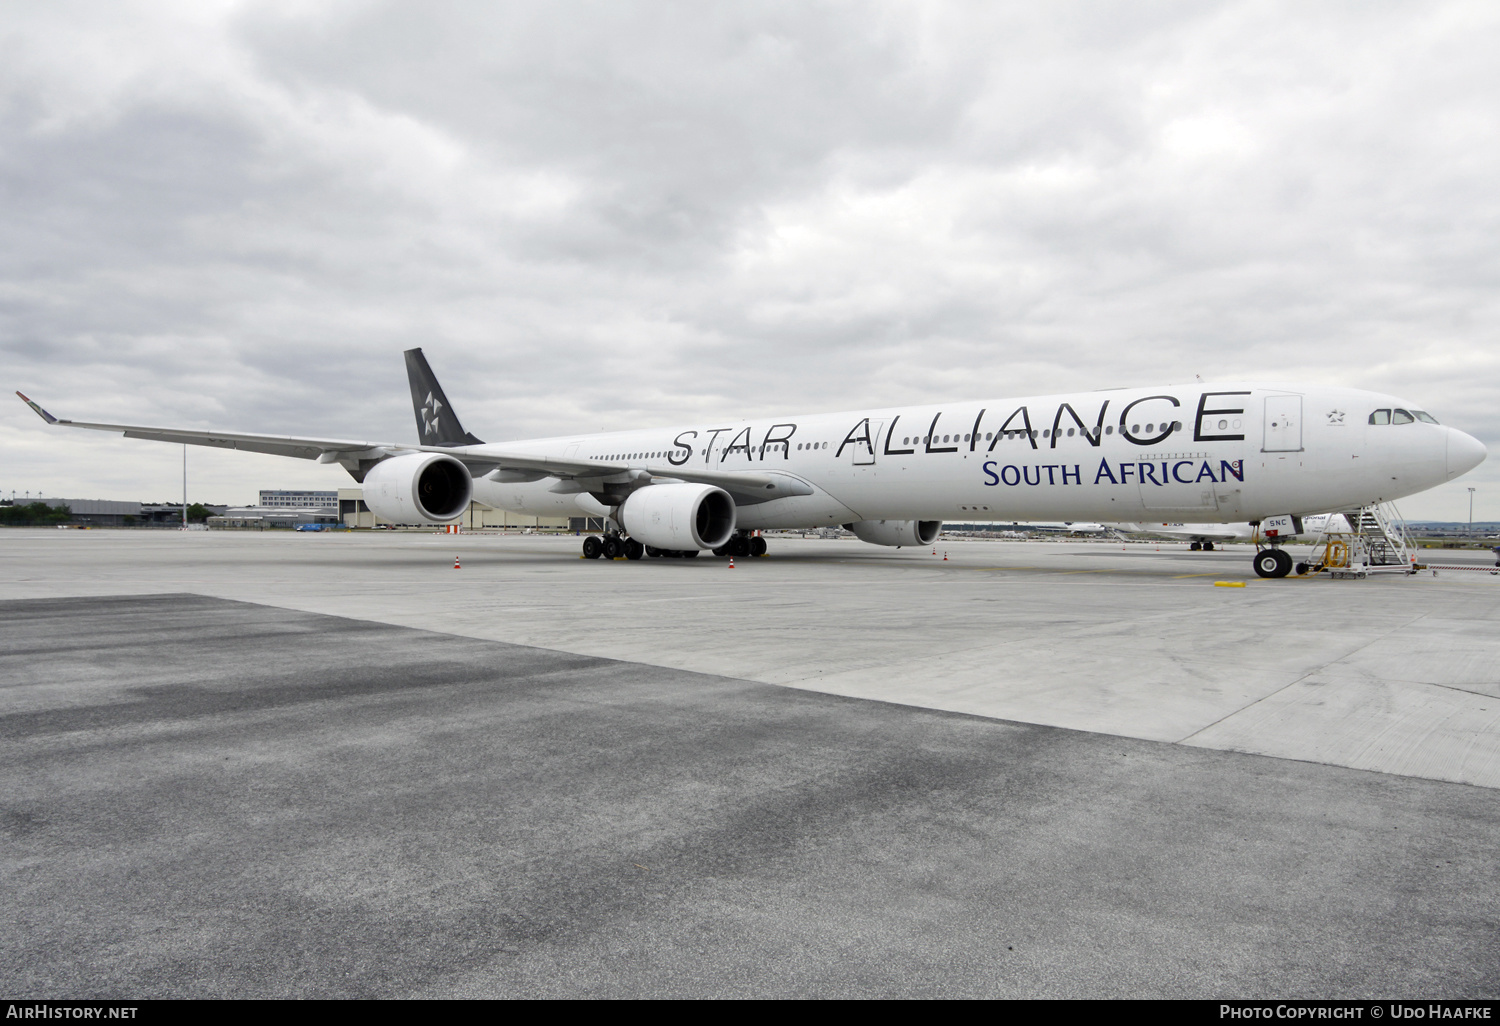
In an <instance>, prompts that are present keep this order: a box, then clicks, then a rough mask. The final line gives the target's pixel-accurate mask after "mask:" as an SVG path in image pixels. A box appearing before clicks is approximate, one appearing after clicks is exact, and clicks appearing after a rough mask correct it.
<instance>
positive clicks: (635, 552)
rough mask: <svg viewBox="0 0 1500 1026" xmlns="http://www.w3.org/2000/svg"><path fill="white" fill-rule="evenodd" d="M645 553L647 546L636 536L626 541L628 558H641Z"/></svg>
mask: <svg viewBox="0 0 1500 1026" xmlns="http://www.w3.org/2000/svg"><path fill="white" fill-rule="evenodd" d="M645 554H646V546H644V545H642V544H641V543H640V542H638V541H636V540H635V539H634V538H631V539H630V540H629V541H627V542H626V543H625V558H626V559H640V558H641V557H642V556H644V555H645Z"/></svg>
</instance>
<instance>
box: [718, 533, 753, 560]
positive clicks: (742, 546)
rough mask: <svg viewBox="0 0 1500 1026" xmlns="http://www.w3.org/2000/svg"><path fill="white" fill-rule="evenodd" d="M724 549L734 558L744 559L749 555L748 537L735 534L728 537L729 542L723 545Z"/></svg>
mask: <svg viewBox="0 0 1500 1026" xmlns="http://www.w3.org/2000/svg"><path fill="white" fill-rule="evenodd" d="M724 550H725V551H726V552H728V553H729V554H730V555H731V556H733V557H734V558H736V559H744V558H745V557H746V556H748V555H750V539H749V538H746V537H745V536H744V535H742V534H737V535H735V536H734V537H733V538H731V539H729V544H727V545H725V546H724Z"/></svg>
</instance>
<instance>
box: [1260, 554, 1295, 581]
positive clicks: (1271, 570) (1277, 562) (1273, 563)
mask: <svg viewBox="0 0 1500 1026" xmlns="http://www.w3.org/2000/svg"><path fill="white" fill-rule="evenodd" d="M1255 572H1256V574H1258V575H1259V576H1261V577H1285V576H1286V575H1287V574H1289V573H1291V572H1292V557H1291V556H1288V555H1287V554H1286V553H1285V552H1282V551H1281V550H1280V549H1261V550H1260V551H1259V552H1257V553H1256V554H1255Z"/></svg>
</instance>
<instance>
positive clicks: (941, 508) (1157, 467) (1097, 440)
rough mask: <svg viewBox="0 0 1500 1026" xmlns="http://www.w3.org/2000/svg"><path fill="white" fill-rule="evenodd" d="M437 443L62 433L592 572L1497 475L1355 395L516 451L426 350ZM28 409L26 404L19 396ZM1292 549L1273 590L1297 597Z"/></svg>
mask: <svg viewBox="0 0 1500 1026" xmlns="http://www.w3.org/2000/svg"><path fill="white" fill-rule="evenodd" d="M406 360H407V371H408V376H409V381H410V386H411V396H412V404H413V407H414V409H415V413H416V422H417V433H418V438H419V440H420V441H419V442H418V443H417V444H415V445H409V444H403V443H400V442H380V441H365V440H355V439H336V438H307V437H296V436H285V435H265V434H248V433H243V432H229V431H210V430H202V429H196V428H162V427H143V426H135V425H127V424H100V423H92V422H82V421H72V420H61V419H59V418H57V417H54V416H52V415H51V414H50V413H48V412H46V411H45V410H43V409H42V408H41V407H40V406H39V405H37V404H36V403H34V402H32V401H31V400H30V399H27V398H26V397H25V396H24V395H22V396H21V398H22V399H23V400H25V401H26V402H27V403H28V404H29V405H30V406H31V407H32V409H33V410H35V411H36V412H37V413H38V414H39V415H40V416H41V417H42V418H43V419H45V420H46V421H47V422H48V423H49V424H55V425H58V426H61V427H79V428H91V429H95V430H100V431H116V432H122V433H123V434H125V435H126V436H127V437H131V438H146V439H155V440H158V441H164V442H177V443H189V444H193V445H211V446H218V447H220V448H227V449H246V450H249V451H252V452H265V453H275V454H278V455H283V456H295V457H300V458H303V459H313V460H317V461H318V462H319V463H328V464H337V465H339V466H341V467H343V468H344V469H345V470H347V471H348V472H349V474H350V475H351V476H352V477H353V478H354V479H355V480H356V481H360V482H362V483H363V485H364V498H365V502H366V504H367V505H368V506H369V507H370V509H371V510H372V511H374V512H375V514H376V515H377V516H379V517H382V518H384V519H386V520H389V521H392V522H394V523H399V524H443V523H450V522H452V521H455V520H457V519H458V518H459V517H460V516H461V515H462V514H463V513H464V512H465V510H467V509H468V507H469V503H470V501H471V500H473V499H478V500H479V501H481V502H484V503H486V504H488V505H490V506H494V507H498V508H501V509H507V510H513V511H517V512H523V513H533V514H543V515H558V514H567V515H575V516H576V515H588V516H595V517H605V518H607V521H608V531H607V533H606V535H605V536H604V537H603V538H602V539H601V538H598V537H593V536H590V537H589V538H588V539H586V540H585V542H584V555H586V556H590V557H595V556H598V555H601V554H602V555H605V556H611V557H612V556H618V555H623V556H627V557H630V558H633V559H638V558H640V557H641V556H642V555H654V556H683V555H686V556H696V555H697V554H698V553H699V552H701V551H705V550H710V549H711V550H714V551H715V552H718V553H724V554H730V555H740V556H743V555H750V554H754V555H760V554H763V553H764V551H765V541H764V539H762V538H760V537H758V536H753V535H752V532H753V531H755V530H757V529H761V528H812V527H825V526H830V525H835V524H843V525H844V526H845V527H847V528H849V530H851V531H853V532H854V533H855V534H856V535H858V536H859V537H860V538H862V539H864V540H865V541H867V542H871V543H873V544H876V545H894V546H901V545H927V544H931V543H932V542H933V541H934V540H935V539H936V537H937V533H938V530H939V528H940V527H941V526H942V522H943V521H944V520H947V519H955V520H963V521H984V520H1001V521H1012V520H1027V521H1039V520H1040V521H1046V520H1053V521H1062V522H1064V523H1074V522H1079V521H1089V522H1097V523H1101V524H1102V523H1107V522H1118V521H1142V522H1145V521H1150V520H1152V519H1154V518H1155V517H1157V516H1161V515H1166V516H1168V518H1169V520H1179V519H1180V520H1181V521H1183V522H1188V521H1191V522H1195V523H1207V522H1214V523H1220V522H1222V523H1245V522H1250V523H1259V522H1262V521H1267V520H1268V519H1270V518H1290V517H1295V516H1299V515H1300V516H1307V515H1310V514H1314V513H1323V512H1330V511H1337V510H1346V509H1358V508H1361V507H1364V506H1368V505H1371V504H1374V503H1380V502H1385V501H1389V500H1392V499H1398V498H1401V497H1402V496H1406V495H1411V494H1413V493H1416V492H1420V491H1424V490H1425V489H1428V488H1431V487H1433V486H1434V485H1439V484H1442V483H1444V482H1445V481H1449V480H1451V479H1453V478H1455V477H1457V476H1459V475H1460V474H1463V473H1465V472H1467V471H1469V470H1471V469H1473V468H1474V467H1476V466H1478V465H1479V463H1480V462H1482V461H1483V460H1484V458H1485V456H1486V455H1487V453H1486V450H1485V447H1484V446H1483V445H1482V444H1481V443H1480V442H1479V441H1478V440H1477V439H1475V438H1472V437H1471V436H1469V435H1466V434H1464V433H1463V432H1462V431H1458V430H1455V429H1454V428H1450V427H1444V426H1442V425H1440V424H1439V423H1438V422H1437V420H1435V419H1434V418H1433V417H1432V416H1430V415H1429V414H1427V413H1426V412H1424V411H1422V410H1421V409H1420V408H1418V407H1416V406H1414V405H1413V404H1412V403H1410V402H1407V401H1405V400H1402V399H1398V398H1396V397H1394V396H1389V395H1383V394H1381V393H1376V392H1366V391H1360V390H1358V389H1351V388H1329V387H1324V386H1302V385H1264V384H1235V383H1226V384H1219V385H1213V386H1209V385H1204V384H1195V385H1192V386H1186V385H1163V386H1159V387H1153V388H1130V389H1113V390H1106V391H1098V392H1084V393H1070V394H1064V395H1052V396H1030V397H1023V398H1011V399H989V400H980V401H971V402H953V403H938V404H929V405H922V406H905V407H895V408H888V409H878V410H858V411H854V412H849V413H822V414H810V415H798V416H788V417H765V418H756V419H753V420H737V419H733V418H729V419H724V420H715V421H702V422H698V423H693V424H687V425H678V426H675V427H662V428H640V429H636V430H631V431H620V432H613V433H608V434H570V435H559V436H555V437H551V438H539V439H529V440H524V441H513V442H506V443H502V444H490V443H485V442H482V441H480V440H479V439H478V438H476V437H475V436H473V435H472V434H469V433H468V432H467V431H465V430H464V428H463V427H462V425H460V423H459V421H458V418H457V417H456V416H455V415H454V413H453V407H452V404H451V403H450V402H449V401H448V397H447V395H445V394H444V392H443V389H442V387H441V386H440V385H439V384H438V382H437V379H436V378H435V377H434V376H433V374H432V371H431V369H430V368H429V367H428V365H427V361H426V360H425V359H424V358H423V356H422V351H421V350H420V349H413V350H409V351H408V352H407V353H406ZM17 395H20V393H19V392H18V393H17ZM1279 544H1280V542H1279V539H1277V538H1270V539H1268V544H1267V547H1266V548H1264V549H1262V550H1259V551H1257V553H1256V557H1255V564H1254V565H1255V570H1256V572H1257V573H1258V574H1260V575H1261V576H1263V577H1284V576H1286V574H1287V573H1288V572H1289V571H1290V570H1291V566H1292V560H1291V557H1290V556H1289V555H1288V554H1287V553H1285V552H1283V551H1281V549H1280V547H1279Z"/></svg>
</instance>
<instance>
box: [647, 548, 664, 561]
mask: <svg viewBox="0 0 1500 1026" xmlns="http://www.w3.org/2000/svg"><path fill="white" fill-rule="evenodd" d="M646 555H648V556H650V557H651V558H652V559H655V558H656V557H657V556H660V555H661V549H659V548H657V547H656V546H655V545H647V546H646Z"/></svg>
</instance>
